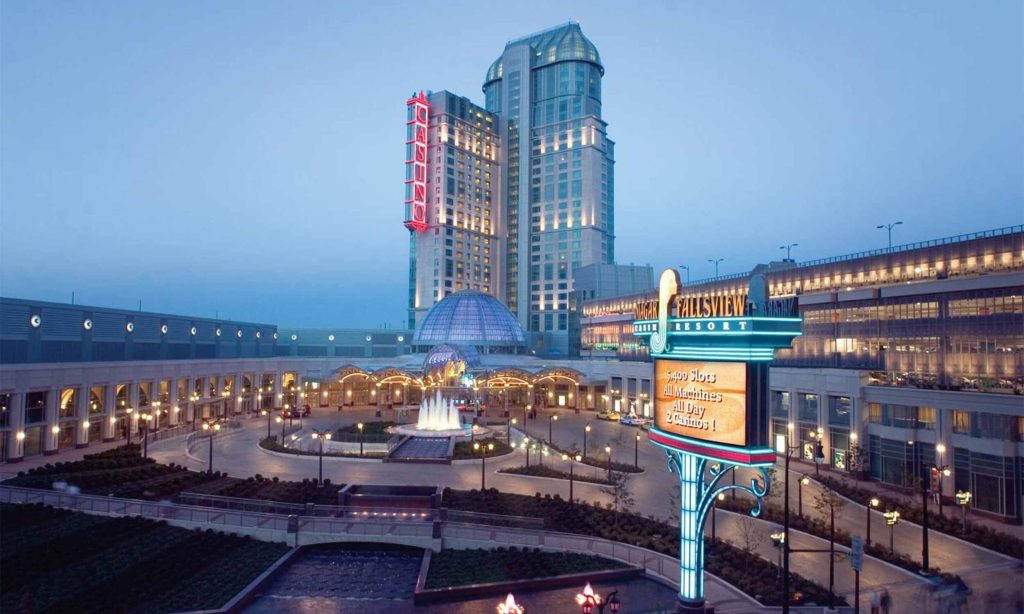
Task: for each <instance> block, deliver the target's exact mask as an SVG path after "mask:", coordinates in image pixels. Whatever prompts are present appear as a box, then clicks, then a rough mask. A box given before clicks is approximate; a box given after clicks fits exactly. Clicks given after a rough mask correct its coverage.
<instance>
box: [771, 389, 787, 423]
mask: <svg viewBox="0 0 1024 614" xmlns="http://www.w3.org/2000/svg"><path fill="white" fill-rule="evenodd" d="M771 406H772V415H773V416H776V417H779V418H788V417H789V392H787V391H782V390H772V399H771Z"/></svg>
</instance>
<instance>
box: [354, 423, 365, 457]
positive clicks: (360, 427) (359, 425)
mask: <svg viewBox="0 0 1024 614" xmlns="http://www.w3.org/2000/svg"><path fill="white" fill-rule="evenodd" d="M363 426H364V425H363V423H362V422H360V423H359V424H357V425H356V428H358V429H359V456H362V455H363Z"/></svg>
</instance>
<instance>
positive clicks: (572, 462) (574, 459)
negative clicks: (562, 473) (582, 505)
mask: <svg viewBox="0 0 1024 614" xmlns="http://www.w3.org/2000/svg"><path fill="white" fill-rule="evenodd" d="M562 460H567V461H569V503H570V504H573V505H574V503H573V495H572V484H573V467H574V465H575V464H576V463H578V462H580V461H581V460H583V457H582V456H581V455H580V454H578V453H575V454H571V455H570V454H563V455H562Z"/></svg>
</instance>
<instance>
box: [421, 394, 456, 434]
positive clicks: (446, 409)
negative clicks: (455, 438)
mask: <svg viewBox="0 0 1024 614" xmlns="http://www.w3.org/2000/svg"><path fill="white" fill-rule="evenodd" d="M416 429H417V430H420V431H452V430H461V429H462V420H461V419H460V418H459V410H458V409H457V408H456V407H455V403H454V402H453V401H452V400H451V399H444V398H443V397H442V396H441V391H440V390H438V391H437V394H436V395H434V398H432V399H423V400H422V401H421V402H420V416H419V420H417V421H416Z"/></svg>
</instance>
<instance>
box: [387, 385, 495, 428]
mask: <svg viewBox="0 0 1024 614" xmlns="http://www.w3.org/2000/svg"><path fill="white" fill-rule="evenodd" d="M388 432H389V433H397V434H399V435H412V436H416V437H460V438H465V439H471V438H473V437H474V436H475V437H482V436H484V435H486V434H489V433H491V429H489V428H487V427H485V426H476V427H473V431H472V433H471V432H470V430H469V425H468V424H463V423H462V418H461V417H460V416H459V409H458V407H456V405H455V401H454V400H453V399H446V398H444V396H443V395H442V394H441V391H440V390H438V391H437V393H436V394H435V395H434V396H433V397H425V398H424V399H423V400H422V401H421V402H420V414H419V418H418V419H417V420H416V424H400V425H398V426H392V427H388Z"/></svg>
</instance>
